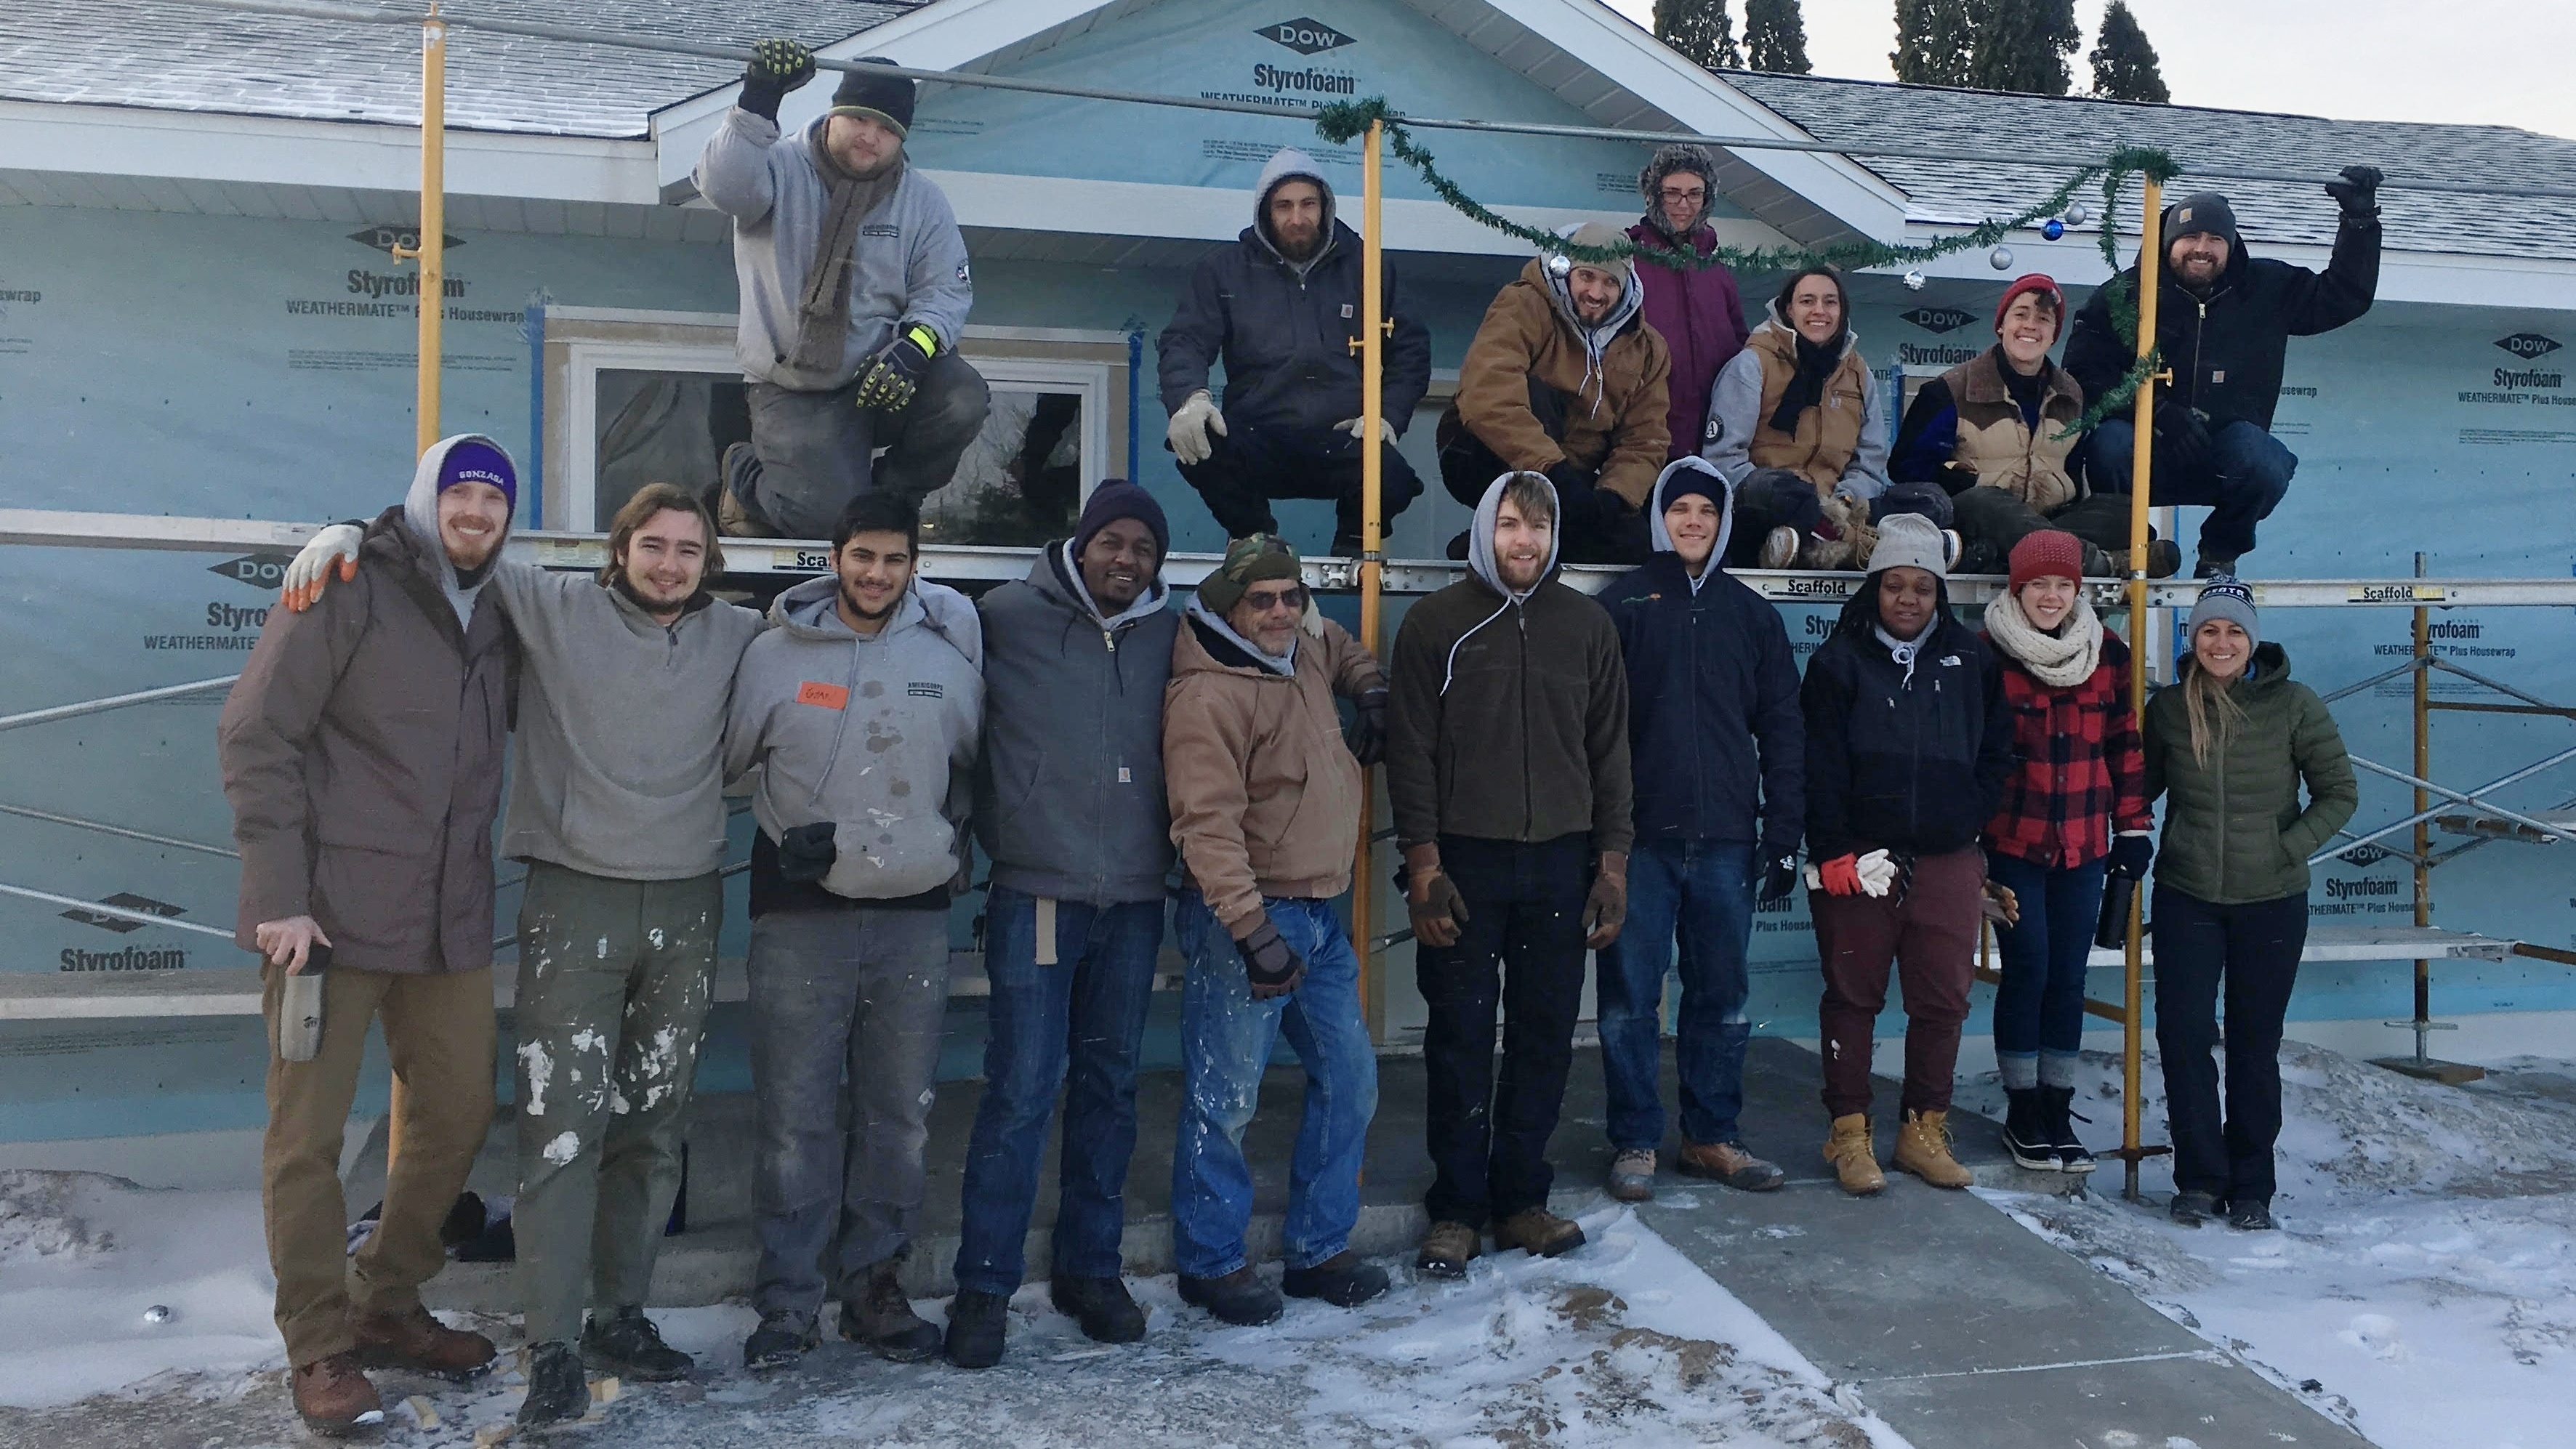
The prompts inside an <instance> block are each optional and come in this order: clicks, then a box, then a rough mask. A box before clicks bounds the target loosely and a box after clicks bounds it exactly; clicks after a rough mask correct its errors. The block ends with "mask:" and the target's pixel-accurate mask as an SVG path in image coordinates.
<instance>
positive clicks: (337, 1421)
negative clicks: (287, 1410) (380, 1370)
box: [288, 1352, 385, 1439]
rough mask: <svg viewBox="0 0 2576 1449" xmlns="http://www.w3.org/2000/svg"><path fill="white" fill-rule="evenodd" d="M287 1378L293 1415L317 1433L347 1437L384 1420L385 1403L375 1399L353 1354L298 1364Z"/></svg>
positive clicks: (374, 1391) (339, 1354) (372, 1385)
mask: <svg viewBox="0 0 2576 1449" xmlns="http://www.w3.org/2000/svg"><path fill="white" fill-rule="evenodd" d="M288 1378H289V1380H290V1381H291V1384H292V1387H293V1390H294V1394H295V1412H296V1413H298V1414H301V1415H303V1416H304V1427H306V1428H308V1429H310V1430H312V1431H313V1432H314V1433H316V1434H324V1435H328V1436H330V1437H331V1438H334V1439H340V1438H346V1437H347V1436H349V1435H351V1434H355V1433H357V1432H358V1431H360V1430H362V1429H373V1428H375V1427H377V1426H378V1425H381V1424H382V1423H384V1421H385V1401H384V1400H382V1399H380V1398H377V1397H376V1386H375V1385H374V1384H371V1383H369V1382H367V1376H366V1375H365V1374H363V1373H360V1372H359V1371H358V1356H357V1355H356V1354H355V1353H346V1352H344V1353H335V1354H332V1355H330V1356H329V1357H327V1358H317V1359H315V1360H314V1361H313V1362H311V1363H308V1364H302V1365H299V1366H298V1367H297V1368H296V1370H295V1372H294V1373H292V1374H290V1375H288Z"/></svg>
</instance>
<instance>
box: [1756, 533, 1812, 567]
mask: <svg viewBox="0 0 2576 1449" xmlns="http://www.w3.org/2000/svg"><path fill="white" fill-rule="evenodd" d="M1803 542H1805V539H1803V538H1802V537H1800V535H1799V533H1798V530H1796V529H1794V528H1791V527H1790V526H1789V525H1787V524H1785V523H1784V524H1781V525H1780V526H1779V527H1777V528H1775V529H1773V530H1771V531H1770V532H1769V533H1766V534H1764V535H1762V566H1763V567H1764V568H1766V569H1785V568H1787V567H1788V566H1789V565H1791V564H1793V563H1796V562H1797V561H1798V545H1799V544H1801V543H1803Z"/></svg>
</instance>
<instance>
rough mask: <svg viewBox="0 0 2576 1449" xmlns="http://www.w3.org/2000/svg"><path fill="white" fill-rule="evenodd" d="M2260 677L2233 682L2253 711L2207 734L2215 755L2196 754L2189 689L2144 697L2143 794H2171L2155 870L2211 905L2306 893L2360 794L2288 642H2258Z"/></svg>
mask: <svg viewBox="0 0 2576 1449" xmlns="http://www.w3.org/2000/svg"><path fill="white" fill-rule="evenodd" d="M2253 675H2254V677H2253V678H2252V679H2251V680H2246V679H2239V680H2238V681H2236V683H2235V685H2234V686H2233V687H2232V689H2231V690H2230V696H2229V697H2230V698H2232V699H2233V700H2234V701H2235V702H2236V704H2237V706H2238V707H2239V708H2240V709H2242V710H2243V711H2244V712H2245V717H2244V718H2243V719H2241V720H2238V721H2236V722H2235V725H2234V728H2233V729H2232V730H2231V731H2230V732H2229V735H2228V737H2227V739H2226V740H2225V741H2224V742H2213V743H2212V744H2211V746H2210V750H2209V762H2208V763H2207V764H2202V763H2201V762H2199V761H2197V760H2195V759H2193V758H2192V754H2191V716H2190V713H2189V711H2187V710H2186V709H2185V708H2184V705H2183V692H2182V690H2181V689H2180V688H2179V687H2173V688H2167V689H2164V690H2161V691H2159V692H2158V693H2157V694H2156V696H2155V698H2153V699H2150V700H2148V701H2147V718H2146V737H2147V798H2148V799H2149V800H2150V801H2153V800H2155V799H2156V798H2157V797H2159V796H2169V797H2170V798H2169V799H2167V801H2166V804H2165V835H2164V848H2163V850H2162V851H2161V852H2160V853H2159V854H2158V855H2157V857H2156V880H2157V881H2158V882H2159V883H2160V884H2163V885H2167V886H2171V887H2173V888H2174V889H2175V890H2178V891H2181V892H2182V893H2183V894H2185V895H2188V896H2192V897H2194V898H2196V899H2199V900H2204V901H2207V902H2209V903H2210V904H2212V905H2222V906H2225V905H2242V904H2245V903H2247V902H2251V901H2271V900H2279V899H2280V898H2281V897H2283V896H2299V895H2306V894H2307V892H2308V865H2307V858H2308V857H2309V856H2310V855H2313V854H2315V853H2316V852H2317V851H2318V850H2319V849H2321V848H2323V847H2324V846H2325V844H2326V842H2327V841H2329V840H2331V839H2333V838H2334V833H2335V831H2337V830H2339V829H2341V828H2342V827H2343V824H2344V822H2345V821H2347V820H2350V819H2351V818H2352V812H2353V808H2354V807H2355V806H2356V805H2358V804H2359V803H2360V798H2361V796H2360V791H2359V790H2358V789H2357V788H2356V787H2355V786H2354V784H2353V778H2352V763H2351V761H2350V760H2349V759H2348V758H2346V756H2345V754H2344V748H2343V735H2342V734H2341V733H2340V732H2339V731H2337V730H2336V729H2335V722H2334V716H2333V715H2331V714H2329V713H2328V712H2327V711H2326V704H2325V701H2324V700H2321V699H2319V698H2317V695H2316V691H2315V690H2312V689H2310V688H2308V687H2307V686H2306V685H2304V684H2301V683H2299V682H2298V681H2296V680H2294V679H2292V678H2290V660H2289V656H2288V655H2286V654H2284V653H2282V652H2281V646H2280V645H2278V644H2262V645H2257V646H2256V647H2255V650H2254V665H2253ZM2302 780H2304V781H2306V782H2307V787H2308V804H2307V808H2306V809H2304V810H2303V809H2301V808H2300V807H2299V783H2300V781H2302Z"/></svg>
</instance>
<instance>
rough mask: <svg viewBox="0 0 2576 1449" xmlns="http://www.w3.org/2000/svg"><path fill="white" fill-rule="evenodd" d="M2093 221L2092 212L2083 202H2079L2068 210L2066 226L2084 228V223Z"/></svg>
mask: <svg viewBox="0 0 2576 1449" xmlns="http://www.w3.org/2000/svg"><path fill="white" fill-rule="evenodd" d="M2092 219H2093V213H2092V211H2091V210H2090V209H2088V208H2087V207H2086V206H2085V205H2084V203H2083V202H2080V201H2079V202H2077V203H2075V204H2074V205H2073V206H2070V207H2068V208H2066V224H2067V225H2068V226H2082V225H2083V224H2084V223H2086V222H2088V221H2091V220H2092Z"/></svg>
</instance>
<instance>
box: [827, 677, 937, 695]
mask: <svg viewBox="0 0 2576 1449" xmlns="http://www.w3.org/2000/svg"><path fill="white" fill-rule="evenodd" d="M903 692H904V693H905V694H908V695H910V696H912V697H913V698H914V699H946V698H947V697H948V691H947V689H946V688H945V687H944V686H941V685H938V684H925V683H923V682H921V681H920V680H917V679H916V680H914V681H913V682H912V683H910V684H907V685H905V686H904V687H903ZM843 697H844V698H847V697H848V696H846V695H844V696H843Z"/></svg>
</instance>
